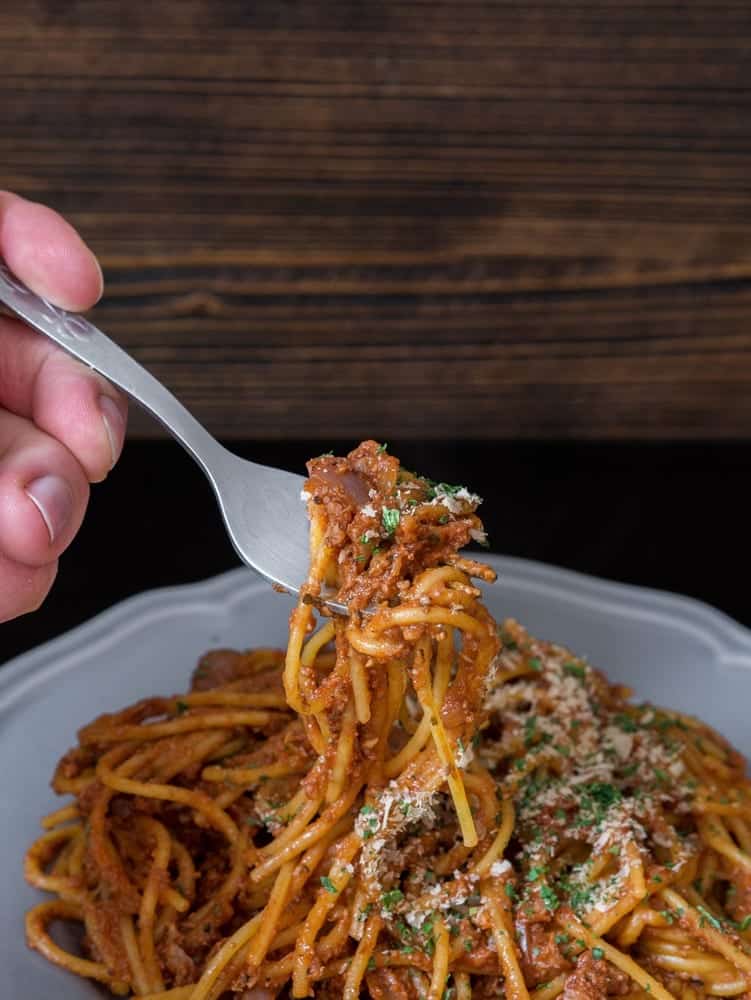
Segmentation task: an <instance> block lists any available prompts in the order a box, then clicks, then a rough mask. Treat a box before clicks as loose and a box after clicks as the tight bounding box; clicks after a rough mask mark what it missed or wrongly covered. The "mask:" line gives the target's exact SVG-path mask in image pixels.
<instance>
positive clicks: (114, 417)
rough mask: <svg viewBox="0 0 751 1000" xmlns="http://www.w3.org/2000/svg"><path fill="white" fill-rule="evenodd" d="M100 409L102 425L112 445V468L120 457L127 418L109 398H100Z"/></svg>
mask: <svg viewBox="0 0 751 1000" xmlns="http://www.w3.org/2000/svg"><path fill="white" fill-rule="evenodd" d="M99 409H100V410H101V411H102V423H103V424H104V429H105V431H106V432H107V440H108V441H109V443H110V452H111V453H112V462H111V464H110V468H112V466H113V465H114V464H115V462H116V461H117V460H118V458H119V456H120V451H121V449H122V446H123V438H124V437H125V417H124V416H123V415H122V413H121V412H120V408H119V407H118V405H117V403H116V402H115V401H114V399H110V397H109V396H100V397H99Z"/></svg>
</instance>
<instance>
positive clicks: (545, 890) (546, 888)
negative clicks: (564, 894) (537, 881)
mask: <svg viewBox="0 0 751 1000" xmlns="http://www.w3.org/2000/svg"><path fill="white" fill-rule="evenodd" d="M540 896H541V897H542V901H543V903H544V904H545V909H546V910H549V911H550V912H551V913H553V912H554V911H555V910H557V909H558V907H559V906H560V905H561V901H560V900H559V899H558V893H557V892H556V891H555V889H554V888H553V887H552V886H550V885H547V883H545V884H543V885H541V886H540Z"/></svg>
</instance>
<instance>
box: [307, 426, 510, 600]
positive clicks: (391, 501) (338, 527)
mask: <svg viewBox="0 0 751 1000" xmlns="http://www.w3.org/2000/svg"><path fill="white" fill-rule="evenodd" d="M308 471H309V473H310V478H309V479H308V481H307V483H306V486H305V490H304V496H306V497H307V499H308V510H309V512H310V515H311V518H312V519H313V520H315V519H317V518H319V517H321V515H322V516H323V519H324V523H325V535H324V541H325V544H326V545H327V546H328V547H329V548H330V550H331V551H332V553H334V554H335V560H336V561H335V563H334V565H333V566H332V567H331V570H332V572H331V574H330V577H331V578H330V579H329V580H327V582H328V583H331V584H333V585H335V586H336V588H337V591H338V595H339V599H340V600H341V601H342V602H343V603H345V604H346V605H347V606H348V607H349V608H350V610H351V611H358V610H361V609H363V608H366V607H368V606H369V605H372V604H378V603H391V604H394V603H398V602H399V599H400V595H401V594H403V593H404V592H405V591H406V590H408V589H409V587H410V584H411V582H412V580H413V579H414V578H415V577H416V576H417V575H418V574H419V573H421V572H422V571H423V570H425V569H429V568H431V567H434V566H440V565H443V564H447V563H449V564H450V563H454V564H458V565H463V566H464V567H465V568H471V569H472V570H475V569H476V570H478V571H479V572H480V575H481V576H482V577H484V578H485V579H492V578H493V575H494V574H493V573H492V571H491V570H488V569H487V567H482V568H480V567H479V565H478V564H476V563H473V562H472V561H471V560H464V559H462V558H461V557H460V556H458V554H457V553H458V550H459V549H461V548H462V547H464V546H465V545H467V544H468V543H469V542H470V541H471V540H473V539H475V540H482V539H484V531H483V528H482V523H481V521H480V519H479V518H478V517H477V515H476V513H475V511H476V509H477V506H478V504H479V503H480V502H481V500H480V497H477V496H475V495H474V494H472V493H470V492H469V491H468V490H467V489H465V488H464V487H462V486H453V485H449V484H446V483H434V482H433V481H432V480H429V479H425V478H423V477H421V476H418V475H415V474H414V473H411V472H408V471H407V470H406V469H403V468H402V467H401V466H400V464H399V460H398V459H396V458H394V457H393V456H392V455H389V453H388V451H387V450H386V449H385V447H384V446H383V445H379V444H378V443H377V442H376V441H364V442H363V443H362V444H360V445H359V446H358V447H357V448H355V449H354V451H351V452H350V453H349V454H348V455H347V456H346V457H343V458H338V457H335V456H333V455H321V456H319V457H318V458H314V459H312V460H311V461H310V462H308ZM309 593H310V589H309ZM312 596H317V594H313V595H312Z"/></svg>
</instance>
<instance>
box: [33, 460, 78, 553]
mask: <svg viewBox="0 0 751 1000" xmlns="http://www.w3.org/2000/svg"><path fill="white" fill-rule="evenodd" d="M26 496H27V497H28V498H29V500H31V502H32V503H33V504H34V506H35V507H36V509H37V510H38V511H39V513H40V514H41V515H42V518H43V519H44V523H45V524H46V525H47V531H48V532H49V535H50V542H54V541H55V539H56V538H59V537H60V535H61V534H62V533H63V531H65V528H66V525H67V524H68V522H69V521H70V518H71V515H72V514H73V494H72V493H71V489H70V486H68V484H67V483H66V482H65V480H64V479H61V478H60V476H40V477H39V479H35V480H33V482H31V483H29V485H28V486H27V487H26Z"/></svg>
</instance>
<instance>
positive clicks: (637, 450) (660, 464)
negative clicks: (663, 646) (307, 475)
mask: <svg viewBox="0 0 751 1000" xmlns="http://www.w3.org/2000/svg"><path fill="white" fill-rule="evenodd" d="M332 443H333V444H334V445H335V447H337V448H346V447H348V446H351V445H352V444H353V443H354V442H353V441H351V440H350V441H340V442H327V443H326V444H325V445H323V442H321V441H320V440H318V441H297V442H294V443H276V444H275V443H265V444H264V443H260V442H256V443H251V442H245V443H244V444H242V446H241V451H242V452H243V453H244V454H245V455H246V456H247V457H252V458H256V459H259V460H261V461H266V462H276V463H277V464H280V465H283V466H285V467H288V468H290V469H294V470H296V471H302V467H303V462H304V460H305V459H306V458H307V457H308V456H309V455H313V454H318V453H319V452H321V451H322V450H323V448H324V447H326V448H327V447H328V446H329V444H332ZM391 450H392V451H393V453H394V454H396V455H399V456H400V457H401V458H402V460H403V461H404V463H405V464H406V465H408V466H409V465H411V466H412V467H413V468H415V469H417V470H419V471H422V472H425V473H427V474H430V473H432V474H433V475H436V476H440V477H441V478H444V479H446V480H447V481H449V482H451V481H455V482H459V481H463V482H465V483H467V484H469V485H470V486H471V487H472V488H473V489H476V490H478V492H480V494H481V495H483V496H484V497H485V503H484V505H483V507H482V508H481V513H482V515H483V517H484V519H485V522H486V524H487V526H488V529H489V535H490V540H491V543H492V547H493V549H494V550H495V551H497V552H504V553H507V554H510V555H516V556H522V557H525V558H530V559H539V560H543V561H545V562H548V563H553V564H557V565H562V566H566V567H569V568H572V569H577V570H580V571H583V572H587V573H593V574H596V575H598V576H603V577H609V578H613V579H617V580H621V581H623V582H626V583H634V584H639V585H642V586H650V587H659V588H663V589H666V590H672V591H676V592H678V593H684V594H689V595H691V596H693V597H697V598H699V599H701V600H704V601H707V602H709V603H711V604H713V605H715V606H716V607H719V608H721V609H722V610H723V611H725V612H727V613H728V614H730V615H732V616H733V617H735V618H737V619H738V620H739V621H741V622H743V623H744V624H746V625H748V626H751V599H750V598H749V587H748V566H749V564H751V533H750V532H749V530H748V488H747V485H746V484H747V480H748V470H749V467H751V445H748V444H741V443H718V442H714V443H711V444H710V443H703V444H699V443H697V444H672V445H658V444H614V443H597V442H589V443H587V442H584V443H563V444H562V443H545V444H540V443H534V444H533V443H503V442H497V443H488V442H481V443H473V442H468V443H465V444H462V445H458V444H457V443H456V442H455V441H451V442H428V443H421V444H416V443H415V442H403V443H394V444H393V445H392V449H391ZM236 565H238V563H237V560H236V557H235V555H234V552H233V551H232V548H231V546H230V543H229V542H228V540H227V538H226V535H225V534H224V531H223V529H222V527H221V522H220V519H219V515H218V513H217V510H216V505H215V502H214V500H213V497H212V495H211V492H210V490H209V487H208V486H207V484H206V482H205V481H204V479H203V477H202V475H201V473H200V472H199V471H198V469H197V468H196V467H195V466H194V465H193V463H192V462H191V461H190V459H189V458H188V457H187V456H186V455H184V454H183V453H182V451H181V450H180V449H179V448H178V447H177V446H176V445H174V444H172V443H169V442H157V441H133V442H130V443H129V444H128V446H127V447H126V450H125V453H124V455H123V459H122V461H121V463H120V465H119V466H118V467H117V468H116V469H115V471H114V472H113V473H112V474H111V476H110V478H109V480H108V481H107V482H105V483H103V484H101V485H100V486H96V487H94V489H93V492H92V499H91V505H90V510H89V515H88V517H87V519H86V522H85V524H84V527H83V529H82V531H81V534H80V535H79V537H78V538H77V539H76V540H75V542H74V543H73V545H72V546H71V548H70V550H69V551H68V552H67V553H66V554H65V556H64V557H63V559H62V562H61V567H60V574H59V577H58V580H57V583H56V584H55V587H54V588H53V591H52V594H51V595H50V597H49V599H48V600H47V602H46V603H45V605H44V606H43V607H42V609H41V610H40V611H38V612H36V613H35V614H33V615H28V616H26V617H24V618H20V619H17V620H16V621H12V622H8V623H7V624H5V625H3V626H2V629H1V630H0V663H2V662H4V661H5V660H6V659H9V658H10V657H11V656H13V655H15V654H16V653H20V652H22V651H23V650H26V649H29V648H31V647H32V646H35V645H36V644H38V643H40V642H43V641H44V640H46V639H49V638H51V637H52V636H54V635H57V634H58V633H60V632H62V631H64V630H65V629H68V628H71V627H72V626H74V625H76V624H78V623H79V622H82V621H84V620H86V619H87V618H89V617H90V616H91V615H93V614H95V613H97V612H98V611H101V610H103V609H104V608H106V607H109V606H110V605H112V604H114V603H115V602H117V601H119V600H120V599H122V598H124V597H127V596H130V595H131V594H135V593H138V592H140V591H142V590H145V589H150V588H153V587H161V586H172V585H175V584H180V583H187V582H190V581H193V580H200V579H204V578H206V577H209V576H212V575H213V574H215V573H220V572H222V571H223V570H225V569H230V568H232V567H234V566H236ZM553 638H555V637H553ZM188 667H189V665H188V664H186V669H188ZM102 669H106V664H103V665H102Z"/></svg>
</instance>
